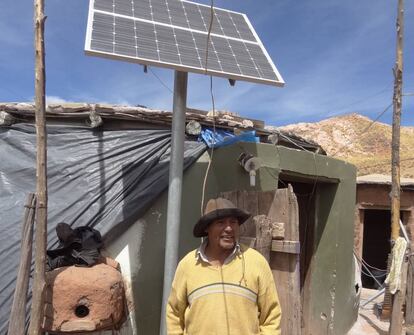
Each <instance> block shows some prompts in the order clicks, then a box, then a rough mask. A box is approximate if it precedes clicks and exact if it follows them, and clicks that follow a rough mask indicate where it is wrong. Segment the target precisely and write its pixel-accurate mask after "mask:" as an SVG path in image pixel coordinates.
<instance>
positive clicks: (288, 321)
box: [269, 186, 302, 335]
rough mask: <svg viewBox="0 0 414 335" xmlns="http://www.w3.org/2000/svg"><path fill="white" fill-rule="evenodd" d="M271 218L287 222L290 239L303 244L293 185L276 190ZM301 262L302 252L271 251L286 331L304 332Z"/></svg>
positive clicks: (291, 332) (286, 226) (283, 324)
mask: <svg viewBox="0 0 414 335" xmlns="http://www.w3.org/2000/svg"><path fill="white" fill-rule="evenodd" d="M269 218H270V219H272V220H273V221H276V222H285V223H286V224H285V238H286V240H288V241H295V242H297V243H299V242H298V241H299V211H298V205H297V200H296V197H295V195H294V193H293V189H292V187H291V186H289V187H288V188H287V189H281V190H277V191H276V193H275V196H274V199H273V203H272V206H271V208H270V209H269ZM276 243H278V242H276ZM272 244H273V242H272ZM299 265H300V258H299V254H296V253H284V252H272V253H271V257H270V267H271V269H272V272H273V275H274V277H275V282H276V286H277V289H278V293H279V299H280V304H281V307H282V334H289V335H300V334H301V332H302V329H301V301H300V299H301V296H300V266H299Z"/></svg>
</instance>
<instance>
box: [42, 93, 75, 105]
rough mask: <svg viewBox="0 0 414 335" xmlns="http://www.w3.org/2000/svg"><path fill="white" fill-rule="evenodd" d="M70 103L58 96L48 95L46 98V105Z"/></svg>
mask: <svg viewBox="0 0 414 335" xmlns="http://www.w3.org/2000/svg"><path fill="white" fill-rule="evenodd" d="M68 102H70V101H68V100H66V99H63V98H61V97H58V96H54V95H47V96H46V104H47V105H49V104H64V103H68Z"/></svg>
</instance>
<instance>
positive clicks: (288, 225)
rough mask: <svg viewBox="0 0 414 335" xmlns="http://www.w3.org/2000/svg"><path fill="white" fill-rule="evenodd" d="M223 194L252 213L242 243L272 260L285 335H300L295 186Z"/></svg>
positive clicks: (297, 215)
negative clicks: (265, 190)
mask: <svg viewBox="0 0 414 335" xmlns="http://www.w3.org/2000/svg"><path fill="white" fill-rule="evenodd" d="M222 196H223V197H225V198H227V199H229V200H231V201H232V202H233V203H234V204H235V205H236V206H237V207H239V208H241V209H244V210H246V211H248V212H249V213H251V214H252V218H251V219H249V220H248V221H247V222H246V223H245V224H244V225H242V226H241V242H242V243H245V244H248V245H250V246H251V247H254V248H255V249H257V250H258V251H260V252H261V253H262V254H263V256H264V257H265V258H266V259H267V260H268V261H269V264H270V268H271V269H272V272H273V276H274V279H275V283H276V288H277V291H278V294H279V300H280V304H281V307H282V325H281V328H282V335H301V296H300V268H299V264H300V257H299V256H300V243H299V212H298V204H297V200H296V196H295V194H294V193H293V189H292V187H291V186H290V185H289V187H288V188H285V189H280V190H276V191H267V192H255V191H233V192H225V193H223V194H222ZM283 228H284V237H283V238H282V236H281V235H282V234H281V231H283ZM275 229H276V230H277V232H276V233H275ZM272 235H273V236H272ZM275 235H276V236H275ZM272 237H276V238H277V239H274V238H272Z"/></svg>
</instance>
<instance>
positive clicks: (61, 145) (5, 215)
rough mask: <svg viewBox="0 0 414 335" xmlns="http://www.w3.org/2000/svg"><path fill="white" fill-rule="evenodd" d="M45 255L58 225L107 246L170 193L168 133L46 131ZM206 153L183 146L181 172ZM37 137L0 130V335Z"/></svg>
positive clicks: (19, 129)
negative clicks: (97, 236) (93, 234)
mask: <svg viewBox="0 0 414 335" xmlns="http://www.w3.org/2000/svg"><path fill="white" fill-rule="evenodd" d="M47 142H48V144H47V146H48V162H47V171H48V194H49V196H48V247H49V248H51V247H54V246H56V245H57V239H56V234H55V231H54V228H55V227H56V224H57V223H59V222H62V221H63V222H66V223H68V224H70V225H71V226H72V227H78V226H89V227H93V228H95V229H97V230H99V231H100V232H101V234H102V235H103V237H104V239H105V240H106V241H108V240H109V239H113V238H115V237H117V236H118V235H119V234H120V233H122V232H123V231H124V230H125V229H126V228H128V227H129V226H130V225H131V224H132V223H134V222H135V221H136V220H137V219H138V218H139V217H140V216H141V215H142V214H143V213H144V212H145V211H146V210H147V209H148V207H149V206H150V205H151V203H152V202H153V201H154V200H155V199H156V198H157V196H158V195H159V194H160V193H161V192H162V191H163V190H165V189H166V188H167V187H168V168H169V157H170V144H171V131H170V130H153V129H151V130H111V131H109V130H108V131H97V130H95V131H94V130H92V129H90V128H88V127H77V126H76V127H75V126H68V125H64V126H63V125H49V126H48V139H47ZM205 150H206V146H205V144H203V143H198V142H195V141H186V142H185V154H184V168H186V167H188V166H190V165H191V164H192V163H194V162H195V161H196V160H197V158H198V157H199V156H200V155H201V154H202V153H203V152H204V151H205ZM35 185H36V134H35V127H34V125H32V124H17V125H14V126H12V127H7V128H0V273H1V277H0V334H5V333H6V331H7V322H8V317H9V313H10V308H11V303H12V298H13V291H14V287H15V279H16V275H17V266H18V263H19V257H20V253H19V249H20V236H21V228H22V219H23V213H24V204H25V201H26V197H27V194H28V193H29V192H35Z"/></svg>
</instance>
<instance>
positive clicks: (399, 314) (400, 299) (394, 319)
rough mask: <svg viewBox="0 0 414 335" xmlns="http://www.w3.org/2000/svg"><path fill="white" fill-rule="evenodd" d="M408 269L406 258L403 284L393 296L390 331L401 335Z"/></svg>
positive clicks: (403, 265) (402, 269)
mask: <svg viewBox="0 0 414 335" xmlns="http://www.w3.org/2000/svg"><path fill="white" fill-rule="evenodd" d="M407 270H408V261H407V259H404V262H403V264H402V267H401V286H400V289H399V290H398V291H397V292H396V293H395V294H394V295H393V298H392V311H391V320H390V328H389V333H390V334H391V335H400V334H402V330H403V319H404V316H403V306H404V302H405V293H406V287H407Z"/></svg>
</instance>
